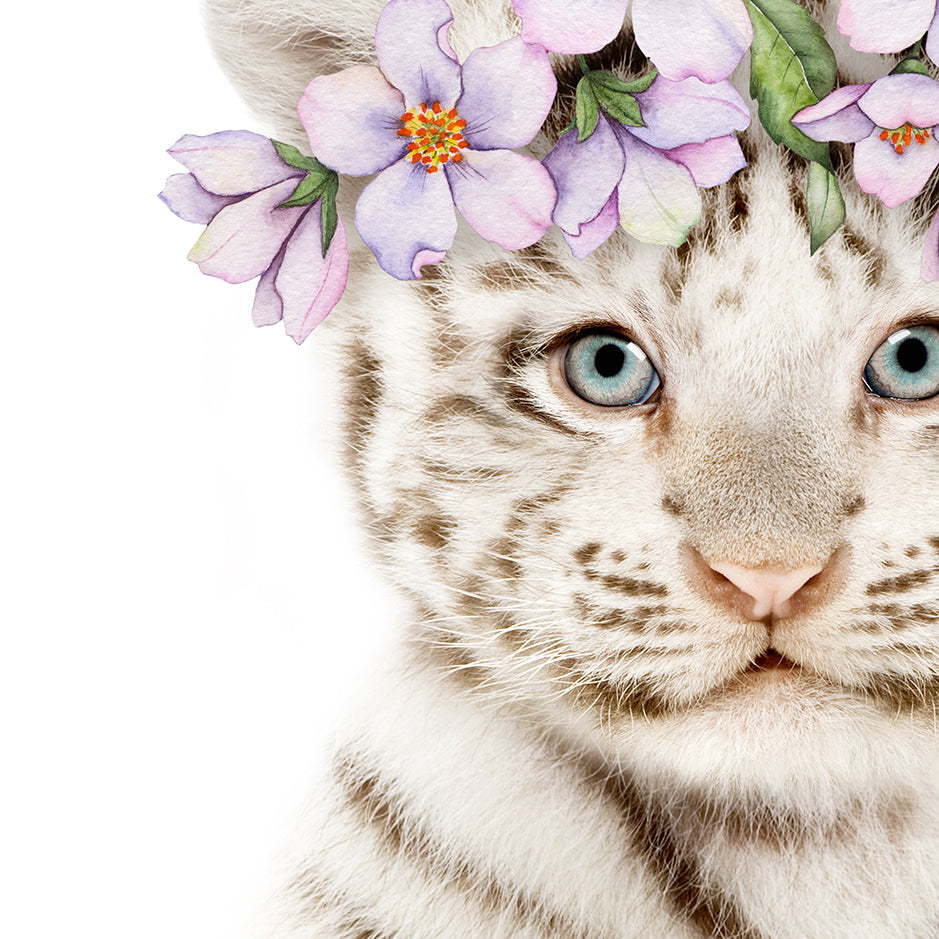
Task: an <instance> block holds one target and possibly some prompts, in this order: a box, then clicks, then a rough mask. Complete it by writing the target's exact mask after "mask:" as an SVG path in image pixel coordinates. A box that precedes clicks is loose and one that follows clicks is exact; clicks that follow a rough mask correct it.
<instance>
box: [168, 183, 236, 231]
mask: <svg viewBox="0 0 939 939" xmlns="http://www.w3.org/2000/svg"><path fill="white" fill-rule="evenodd" d="M160 198H161V199H162V200H163V202H165V203H166V206H167V208H168V209H169V210H170V211H171V212H172V213H173V214H174V215H178V216H179V217H180V218H181V219H183V221H186V222H196V223H197V224H199V225H208V224H209V222H211V221H212V219H213V218H215V216H216V215H218V213H219V212H221V211H222V209H224V208H225V206H226V205H231V204H232V203H233V202H237V201H238V200H239V199H240V198H241V197H240V196H217V195H215V194H214V193H211V192H206V190H205V189H203V188H202V187H201V186H200V185H199V184H198V183H197V182H196V177H195V176H193V175H192V173H176V174H174V175H173V176H170V178H169V179H167V181H166V185H165V186H164V187H163V192H161V193H160Z"/></svg>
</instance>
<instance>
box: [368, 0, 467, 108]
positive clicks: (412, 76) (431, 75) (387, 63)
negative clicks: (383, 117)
mask: <svg viewBox="0 0 939 939" xmlns="http://www.w3.org/2000/svg"><path fill="white" fill-rule="evenodd" d="M452 22H453V13H452V12H451V11H450V7H449V6H448V5H447V4H446V3H445V2H444V0H390V2H389V3H387V4H385V8H384V9H383V10H382V11H381V16H379V17H378V26H377V27H376V29H375V52H376V54H377V55H378V64H379V65H380V66H381V69H382V71H383V72H384V73H385V76H386V77H387V78H388V81H390V82H391V84H392V85H394V86H395V88H397V89H399V90H400V91H401V93H402V94H403V95H404V100H405V102H406V103H407V105H408V107H414V106H416V105H419V104H426V105H428V107H429V106H430V105H432V104H433V103H434V102H435V101H439V102H440V103H441V105H443V106H444V107H446V108H451V107H453V105H454V104H455V103H456V100H457V98H459V97H460V89H461V85H460V66H459V64H458V63H457V62H456V59H455V57H454V55H453V50H452V49H451V48H450V43H449V42H448V41H447V40H446V34H447V29H448V28H449V26H450V24H451V23H452ZM441 35H442V36H443V37H444V42H443V43H442V44H441V42H440V36H441Z"/></svg>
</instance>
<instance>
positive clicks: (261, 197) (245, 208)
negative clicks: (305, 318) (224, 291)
mask: <svg viewBox="0 0 939 939" xmlns="http://www.w3.org/2000/svg"><path fill="white" fill-rule="evenodd" d="M296 188H297V183H296V180H293V179H288V180H285V181H284V182H282V183H278V184H277V185H276V186H270V187H269V188H267V189H262V190H261V191H260V192H256V193H255V194H254V195H253V196H248V197H247V198H246V199H242V200H241V201H240V202H235V203H234V204H233V205H229V206H226V207H225V208H224V209H222V211H221V212H219V213H218V215H216V216H215V218H214V219H213V220H212V223H211V224H210V225H209V227H208V228H207V229H206V230H205V231H204V232H203V233H202V237H201V238H200V239H199V240H198V241H197V242H196V243H195V245H193V248H192V251H190V252H189V260H190V261H195V262H196V264H198V265H199V269H200V270H201V271H202V273H203V274H208V275H210V276H211V277H220V278H221V279H222V280H227V281H228V283H230V284H241V283H244V281H246V280H251V279H252V278H254V277H257V276H258V275H259V274H263V273H264V271H266V270H267V269H268V268H269V267H270V266H271V262H272V261H273V260H274V257H275V256H276V255H277V252H278V251H279V250H280V246H281V245H282V244H283V243H284V240H285V239H286V238H287V237H288V236H289V235H290V233H291V231H293V227H294V225H296V224H297V222H298V221H299V220H300V216H301V215H302V214H303V212H304V208H303V207H300V208H292V209H279V208H277V206H279V205H280V204H281V203H282V202H284V201H286V200H287V199H289V198H290V196H291V195H292V194H293V191H294V190H295V189H296Z"/></svg>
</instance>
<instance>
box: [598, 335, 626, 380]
mask: <svg viewBox="0 0 939 939" xmlns="http://www.w3.org/2000/svg"><path fill="white" fill-rule="evenodd" d="M625 361H626V353H625V352H624V351H623V350H622V349H621V348H620V347H619V346H614V345H613V344H612V343H608V344H607V345H605V346H601V347H600V348H599V349H597V354H596V355H595V356H594V358H593V366H594V368H595V369H596V370H597V372H598V374H600V375H602V376H603V377H604V378H612V377H613V376H614V375H618V374H619V373H620V372H621V371H622V369H623V363H624V362H625Z"/></svg>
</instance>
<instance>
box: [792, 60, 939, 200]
mask: <svg viewBox="0 0 939 939" xmlns="http://www.w3.org/2000/svg"><path fill="white" fill-rule="evenodd" d="M792 123H793V124H795V125H796V126H797V127H798V128H799V129H800V130H801V131H802V132H803V133H805V134H806V135H808V136H809V137H811V138H812V139H813V140H841V141H845V142H847V143H854V144H855V147H854V175H855V177H856V178H857V181H858V185H860V187H861V189H863V190H864V192H868V193H872V194H873V195H876V196H877V197H878V198H880V200H881V201H882V202H883V203H884V204H885V205H886V206H888V207H889V208H891V209H892V208H894V207H896V206H898V205H900V204H901V203H903V202H906V201H908V200H909V199H912V198H913V197H914V196H915V195H917V194H918V193H919V192H920V190H921V189H922V188H923V186H925V185H926V181H927V180H928V179H929V177H930V176H931V175H932V172H933V170H934V169H935V168H936V166H937V165H939V143H937V142H936V137H935V130H936V125H937V124H939V82H936V81H934V80H933V79H932V78H929V77H928V76H927V75H920V74H918V73H907V74H900V75H887V76H885V77H884V78H878V79H877V80H876V81H873V82H868V83H867V84H862V85H845V86H844V87H843V88H838V89H836V90H835V91H833V92H832V93H831V94H830V95H828V96H827V97H825V98H823V99H822V100H821V101H819V102H818V104H813V105H812V106H811V107H808V108H803V110H801V111H799V113H798V114H796V115H795V117H793V119H792Z"/></svg>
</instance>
